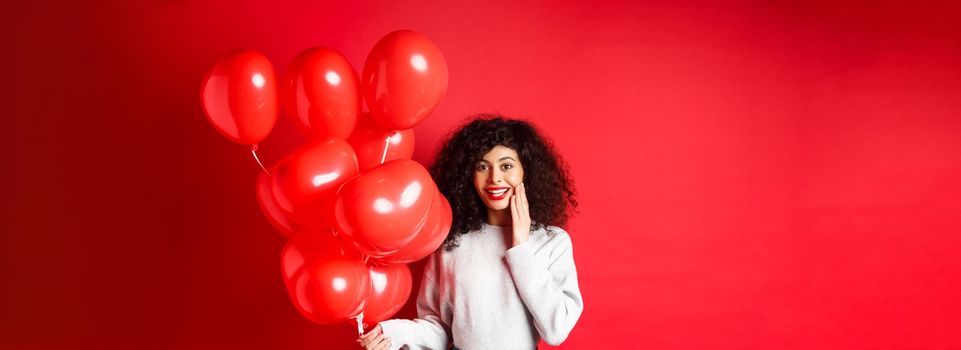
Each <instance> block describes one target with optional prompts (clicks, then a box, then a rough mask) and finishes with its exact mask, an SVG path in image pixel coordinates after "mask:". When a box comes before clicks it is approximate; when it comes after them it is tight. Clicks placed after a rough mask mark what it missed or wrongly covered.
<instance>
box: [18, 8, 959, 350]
mask: <svg viewBox="0 0 961 350" xmlns="http://www.w3.org/2000/svg"><path fill="white" fill-rule="evenodd" d="M23 3H24V2H20V4H19V5H15V6H14V8H8V9H6V10H5V11H4V13H3V15H2V16H3V18H2V21H0V26H2V27H3V31H2V32H3V39H4V40H3V43H4V44H3V46H4V54H3V55H2V68H3V76H4V78H3V85H4V86H3V94H2V99H3V100H2V107H3V110H2V111H3V112H2V118H0V120H2V124H0V132H2V135H0V136H2V142H3V144H2V148H0V152H2V153H0V162H2V164H3V167H2V169H3V171H2V174H3V175H2V176H3V178H2V180H3V181H2V184H3V194H4V204H3V211H2V217H0V219H2V220H0V225H2V236H0V237H2V241H0V252H2V256H0V257H2V260H0V268H2V270H0V273H2V281H0V321H2V325H0V347H2V348H6V349H20V348H23V349H31V348H123V349H128V348H139V349H148V348H186V349H192V348H197V349H209V348H232V349H243V348H249V349H266V348H277V349H281V348H283V349H295V348H298V349H299V348H303V349H320V348H341V347H342V348H352V343H351V342H352V339H353V338H352V336H351V330H350V328H349V327H346V326H344V327H321V326H316V325H313V324H311V323H309V322H308V321H306V320H305V319H303V318H302V317H300V316H299V315H298V314H297V313H296V311H295V310H294V308H293V307H292V306H291V304H290V302H289V300H288V299H287V295H286V292H285V290H284V287H283V284H282V282H281V277H280V271H279V267H278V254H279V251H280V248H281V246H282V244H283V242H284V241H283V238H282V237H281V236H280V235H279V234H277V233H275V232H273V231H272V229H271V227H270V226H269V224H268V223H267V221H266V220H265V219H264V218H263V216H262V215H261V214H260V212H259V210H258V208H257V204H256V201H255V199H254V191H253V189H254V179H255V176H256V174H257V168H256V166H255V165H254V163H253V161H252V160H251V159H250V157H249V153H247V152H246V150H245V149H244V148H243V147H242V146H238V145H235V144H232V143H230V142H228V141H226V140H225V139H223V138H222V137H221V136H220V135H219V134H217V133H216V132H215V131H214V129H213V128H212V127H210V126H209V125H208V124H207V122H206V120H205V119H204V117H203V116H202V114H201V113H202V112H201V109H200V104H199V98H198V95H199V91H198V90H199V84H200V79H201V76H202V74H203V72H204V70H205V69H207V68H208V67H209V66H211V65H212V64H213V63H214V62H215V61H216V60H217V59H218V58H219V57H221V56H223V55H225V54H226V53H228V52H229V51H231V50H233V49H236V48H253V49H257V50H260V51H262V52H264V53H265V54H266V55H267V56H268V57H269V58H270V59H271V60H272V61H273V62H274V64H275V67H276V68H277V70H278V73H279V74H280V75H281V76H282V74H283V73H284V72H285V70H286V67H287V65H288V64H289V63H290V62H291V61H292V60H293V58H294V56H295V55H296V54H297V53H298V52H300V51H301V50H304V49H306V48H308V47H311V46H317V45H322V46H328V47H331V48H334V49H336V50H339V51H341V52H342V53H344V54H345V55H346V56H347V57H348V58H349V59H350V61H351V62H352V63H353V64H354V65H355V67H356V68H357V69H360V65H361V64H362V63H363V60H364V58H365V55H366V53H367V51H368V50H369V49H370V48H371V47H372V46H373V44H374V43H375V42H376V41H377V39H379V38H380V37H381V36H383V35H385V34H387V33H388V32H390V31H392V30H396V29H402V28H404V29H412V30H415V31H419V32H421V33H423V34H425V35H427V36H428V37H430V38H431V39H432V40H433V41H434V42H435V43H436V44H437V45H438V46H439V47H440V49H441V50H442V51H443V52H444V54H445V55H446V57H447V59H448V63H449V65H450V76H451V80H450V88H449V91H448V94H447V96H446V98H445V99H444V101H443V102H442V103H441V105H440V106H439V108H438V109H437V110H436V111H435V113H434V114H433V115H432V116H431V117H429V118H428V119H427V120H426V121H425V122H424V123H422V124H421V125H420V126H418V127H417V128H416V129H415V131H416V135H417V148H416V154H415V159H417V160H419V161H421V162H423V163H428V162H430V158H431V155H432V153H433V151H434V149H435V147H436V145H437V142H438V140H439V138H440V136H441V135H442V134H443V133H445V132H446V131H448V130H450V129H451V128H452V127H454V126H455V125H456V124H457V123H458V122H460V121H461V120H462V119H463V118H464V117H466V116H468V115H470V114H472V113H475V112H502V113H507V114H509V115H512V116H517V117H525V118H529V119H531V120H533V121H534V122H535V123H536V124H538V125H540V126H541V128H542V129H543V131H544V132H545V133H546V134H548V135H549V136H550V137H551V138H552V139H553V140H554V142H555V143H556V145H557V147H558V148H559V149H560V151H561V152H562V153H563V155H564V156H565V157H566V159H567V160H568V161H569V162H570V164H571V166H572V168H573V172H574V175H575V177H576V180H577V185H578V189H579V193H580V201H581V204H582V205H581V208H580V212H581V213H580V215H579V216H577V217H576V218H575V219H574V220H573V221H572V222H571V225H570V227H569V231H570V232H571V233H572V236H573V238H574V246H575V258H576V262H577V266H578V270H579V273H580V275H579V278H580V283H581V289H582V292H583V295H584V299H585V305H586V309H585V312H584V314H583V316H582V317H581V319H580V321H579V323H578V325H577V327H576V328H575V329H574V331H573V333H572V334H571V336H570V338H569V339H568V340H567V342H565V343H564V344H563V345H562V346H561V347H562V348H568V349H587V348H597V347H601V346H603V347H608V348H654V349H688V348H716V349H737V348H801V349H811V348H833V349H850V348H905V347H910V348H957V347H961V337H959V336H958V335H957V331H958V329H961V258H959V257H958V255H957V253H958V251H959V250H961V237H959V233H961V118H959V116H961V63H959V62H961V60H959V59H961V9H959V7H958V6H957V5H951V4H950V2H943V4H931V3H929V2H921V1H915V2H905V4H895V3H893V2H864V3H846V4H836V2H834V1H823V2H815V3H814V4H808V5H769V4H766V3H768V2H761V1H759V2H741V3H736V4H731V5H727V6H718V5H708V4H701V3H694V2H629V1H623V2H587V1H584V2H523V3H515V2H509V1H503V2H496V3H485V4H483V5H452V4H448V3H447V2H442V1H438V2H436V3H419V4H415V5H411V4H404V5H401V4H391V3H390V2H370V3H368V4H339V5H336V4H327V3H317V2H307V1H294V2H290V3H287V4H278V3H268V2H266V1H264V2H251V1H173V0H166V1H160V0H156V1H115V2H113V3H108V2H97V1H94V2H83V1H80V2H70V3H64V4H40V3H35V4H23ZM9 6H11V5H8V7H9ZM301 142H303V138H302V137H301V136H300V135H298V134H297V132H296V131H295V129H294V127H293V125H292V123H291V122H290V121H288V120H286V119H282V120H281V122H280V124H279V125H278V127H277V128H276V129H275V130H274V133H273V134H272V135H271V136H270V137H269V138H268V140H267V141H266V142H265V143H264V144H263V145H262V150H263V154H262V157H263V158H264V159H266V160H268V161H272V160H276V159H278V158H279V157H281V156H282V155H284V154H286V153H287V152H290V151H291V150H293V149H294V148H295V147H296V146H297V145H299V144H300V143H301ZM420 267H421V265H415V271H418V269H419V268H420ZM415 274H419V272H415ZM401 315H402V316H407V317H410V316H412V315H413V310H412V308H410V305H408V308H407V309H405V310H404V311H403V313H402V314H401Z"/></svg>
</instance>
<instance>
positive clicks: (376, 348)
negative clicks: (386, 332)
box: [368, 335, 390, 350]
mask: <svg viewBox="0 0 961 350" xmlns="http://www.w3.org/2000/svg"><path fill="white" fill-rule="evenodd" d="M377 339H378V341H377V342H376V343H374V344H372V345H371V346H370V347H368V349H371V350H387V349H390V338H388V337H386V336H383V335H381V336H379V337H378V338H377Z"/></svg>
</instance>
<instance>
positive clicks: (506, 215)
mask: <svg viewBox="0 0 961 350" xmlns="http://www.w3.org/2000/svg"><path fill="white" fill-rule="evenodd" d="M487 224H488V225H493V226H510V224H511V212H510V209H504V210H491V209H487Z"/></svg>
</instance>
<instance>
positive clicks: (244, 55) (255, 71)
mask: <svg viewBox="0 0 961 350" xmlns="http://www.w3.org/2000/svg"><path fill="white" fill-rule="evenodd" d="M200 91H201V92H200V102H201V104H202V105H203V108H204V112H205V115H206V116H207V120H209V121H210V123H211V124H213V126H214V128H215V129H217V131H219V132H220V133H221V134H223V135H224V136H225V137H227V138H228V139H230V140H231V141H234V142H237V143H240V144H247V145H253V144H257V143H260V141H263V139H264V138H266V137H267V135H268V134H270V131H271V130H272V129H273V128H274V123H276V122H277V83H276V79H275V78H274V68H273V66H272V65H271V64H270V60H268V59H267V57H264V55H262V54H260V53H259V52H257V51H253V50H241V51H237V52H234V53H232V54H230V55H228V56H227V57H224V58H223V59H221V60H220V61H219V62H217V64H216V65H214V67H213V68H211V69H210V71H208V72H207V75H206V76H205V77H204V80H203V83H202V84H201V88H200Z"/></svg>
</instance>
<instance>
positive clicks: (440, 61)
mask: <svg viewBox="0 0 961 350" xmlns="http://www.w3.org/2000/svg"><path fill="white" fill-rule="evenodd" d="M362 79H363V80H362V84H363V87H362V89H363V91H364V99H365V101H367V106H368V107H369V108H370V111H371V113H372V114H373V115H374V118H375V119H376V120H377V121H378V122H379V123H380V124H381V125H383V126H384V127H386V128H387V129H389V130H403V129H410V128H412V127H414V125H417V123H420V121H421V120H423V119H424V118H426V117H427V115H428V114H430V113H431V112H432V111H434V108H435V107H437V104H438V103H440V100H441V98H443V97H444V94H445V93H447V80H448V72H447V60H446V59H445V58H444V55H443V54H441V52H440V49H438V48H437V46H435V45H434V43H433V42H431V41H430V40H429V39H427V37H425V36H423V35H421V34H419V33H415V32H412V31H409V30H398V31H395V32H392V33H390V34H387V35H386V36H384V37H383V38H382V39H380V41H378V42H377V44H375V45H374V48H373V49H371V51H370V54H369V55H368V56H367V61H366V62H365V63H364V72H363V78H362Z"/></svg>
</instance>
